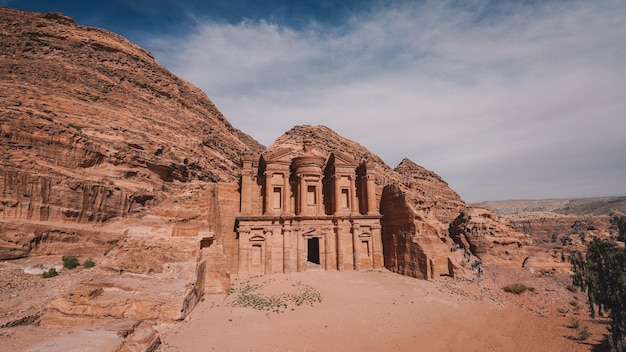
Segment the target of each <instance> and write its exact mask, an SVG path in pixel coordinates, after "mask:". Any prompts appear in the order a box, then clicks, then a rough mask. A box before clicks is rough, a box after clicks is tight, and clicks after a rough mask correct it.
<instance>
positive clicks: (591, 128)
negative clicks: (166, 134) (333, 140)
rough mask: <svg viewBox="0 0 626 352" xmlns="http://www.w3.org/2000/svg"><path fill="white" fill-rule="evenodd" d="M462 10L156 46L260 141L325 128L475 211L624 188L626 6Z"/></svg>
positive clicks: (423, 8)
mask: <svg viewBox="0 0 626 352" xmlns="http://www.w3.org/2000/svg"><path fill="white" fill-rule="evenodd" d="M461 4H463V6H458V4H453V3H452V2H442V1H431V2H425V3H420V4H415V3H404V4H402V5H396V6H386V7H384V8H377V9H372V11H363V12H361V13H359V14H358V15H355V16H353V17H351V18H349V19H347V20H346V22H345V25H344V26H341V27H332V28H326V27H323V26H321V25H316V24H315V23H313V24H311V26H309V27H307V28H306V29H304V30H294V29H291V28H289V27H285V26H281V25H280V24H276V23H271V22H264V21H254V22H250V21H248V22H246V21H244V22H241V23H237V24H229V23H216V22H200V23H199V25H198V27H197V31H196V32H195V33H193V34H192V35H189V36H188V37H185V38H177V40H178V42H173V41H172V40H171V39H173V38H170V40H168V41H167V42H160V43H159V42H157V41H156V38H155V41H154V42H153V51H154V53H155V55H156V57H157V59H158V60H159V61H160V62H161V63H163V64H165V66H167V67H168V68H170V69H171V70H172V71H173V72H175V73H177V74H179V75H180V76H182V77H184V78H185V79H187V80H189V81H191V82H193V83H194V84H196V85H197V86H199V87H200V88H202V89H203V90H204V91H205V92H206V93H207V95H208V96H209V97H210V98H211V99H213V100H214V102H215V103H216V104H217V106H218V108H219V109H220V110H221V111H222V112H223V113H224V114H225V115H226V116H227V118H228V119H229V120H230V121H231V122H232V123H233V124H234V125H235V126H237V127H239V128H241V129H243V130H244V131H246V132H248V133H250V134H251V135H252V136H253V137H255V138H257V139H258V140H260V141H261V142H262V143H264V144H266V145H268V144H271V143H272V141H273V140H274V139H275V138H276V137H278V136H279V135H280V134H282V133H283V132H284V131H286V130H288V129H289V128H291V127H292V126H293V125H296V124H323V125H327V126H329V127H330V128H332V129H334V130H336V131H337V132H338V133H340V134H342V135H344V136H346V137H348V138H350V139H353V140H356V141H358V142H359V143H361V144H363V145H365V146H366V147H368V148H370V149H371V150H372V151H373V152H375V153H377V154H379V155H380V156H381V157H382V158H383V159H384V160H385V161H386V162H388V163H389V164H391V165H392V166H393V165H394V164H396V163H397V162H399V160H400V159H401V158H402V157H405V156H406V157H409V158H410V159H412V160H414V161H415V162H417V163H419V164H421V165H423V166H425V167H427V168H429V169H431V170H433V171H435V172H437V173H439V174H440V175H442V176H443V177H444V179H446V180H447V181H448V182H449V183H450V185H451V186H452V187H453V188H454V189H455V190H457V191H458V192H459V193H460V194H461V196H462V197H463V198H464V199H465V200H467V201H478V200H484V199H504V198H521V197H527V198H532V197H569V196H588V195H600V194H616V193H624V192H625V191H626V186H624V183H623V180H624V179H626V158H624V155H623V154H624V151H625V150H626V139H625V138H624V136H625V135H626V116H625V114H626V99H625V97H626V79H625V78H626V61H625V58H626V3H624V2H622V1H611V0H607V1H596V2H588V1H547V2H537V3H535V4H533V5H520V4H517V3H514V2H511V3H499V5H494V4H492V3H489V2H487V1H475V2H471V3H465V2H462V3H461ZM159 46H160V47H161V48H165V47H166V46H168V50H158V47H159ZM154 48H157V49H154Z"/></svg>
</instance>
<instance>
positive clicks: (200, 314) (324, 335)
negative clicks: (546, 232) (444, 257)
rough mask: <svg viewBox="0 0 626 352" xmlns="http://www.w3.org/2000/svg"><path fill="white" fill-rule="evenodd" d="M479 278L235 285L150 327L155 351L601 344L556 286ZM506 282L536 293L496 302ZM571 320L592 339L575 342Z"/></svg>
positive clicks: (317, 279)
mask: <svg viewBox="0 0 626 352" xmlns="http://www.w3.org/2000/svg"><path fill="white" fill-rule="evenodd" d="M486 272H487V273H488V274H489V275H485V276H484V277H483V278H481V279H476V278H474V279H453V278H442V279H441V280H437V281H423V280H417V279H413V278H409V277H403V276H400V275H397V274H394V273H391V272H388V271H386V270H380V271H362V272H350V271H347V272H336V271H328V272H324V271H321V272H307V273H294V274H289V275H272V276H265V277H263V276H260V277H254V278H248V279H244V278H241V279H238V280H234V281H233V288H232V294H230V295H218V296H207V297H206V299H205V300H204V301H203V302H201V303H199V304H198V306H197V307H196V309H195V310H194V311H193V312H192V313H191V315H190V316H189V317H188V318H187V319H186V321H184V322H181V323H177V324H173V325H163V326H161V327H159V330H160V332H161V339H162V341H163V344H162V346H161V349H160V350H161V351H416V350H424V351H591V350H594V345H596V344H598V343H599V341H600V340H601V339H602V338H603V333H604V332H605V326H604V325H602V324H598V323H595V322H592V321H590V320H589V318H588V314H587V313H586V312H582V311H581V312H578V311H574V310H572V309H570V308H572V307H571V306H569V308H568V303H567V302H568V300H569V301H570V302H571V300H572V297H573V296H575V294H573V293H571V292H568V291H566V290H565V288H564V287H558V286H559V285H560V286H563V285H566V283H565V284H563V283H561V284H559V282H558V280H555V278H554V277H548V278H544V277H541V275H535V274H531V273H528V272H527V271H519V270H518V271H514V272H507V271H503V272H498V271H497V270H496V269H494V270H491V271H487V270H486ZM507 280H522V281H524V280H525V281H529V280H530V281H533V280H534V282H533V284H534V285H537V287H536V291H535V292H527V293H524V294H522V295H519V296H515V295H512V294H510V293H505V292H504V291H502V290H501V289H500V288H498V286H499V285H501V283H502V282H506V281H507ZM563 282H567V280H565V281H563ZM242 292H243V293H244V295H243V296H242ZM246 292H247V294H245V293H246ZM564 292H566V293H564ZM568 295H569V296H568ZM577 295H579V296H580V297H584V296H582V294H580V293H578V294H577ZM271 297H274V300H273V303H274V305H273V306H272V307H271V308H269V309H270V310H267V309H268V308H267V307H268V306H271V305H272V301H269V300H268V299H269V298H271ZM320 298H321V302H320V301H319V299H320ZM574 298H575V299H578V298H577V297H574ZM298 302H299V303H300V305H298V304H297V303H298ZM572 303H573V302H572ZM246 304H252V305H256V308H255V307H251V306H246ZM279 304H280V306H279V308H276V307H277V306H278V305H279ZM259 308H261V309H259ZM262 309H265V310H262ZM559 310H560V311H559ZM564 312H565V313H564ZM573 319H578V320H579V321H580V322H581V327H583V326H587V327H588V328H589V329H590V331H591V332H592V336H591V337H590V338H588V339H587V340H585V341H580V340H577V339H576V337H577V336H578V333H577V332H578V331H579V330H576V329H573V328H571V327H570V326H569V325H570V324H571V321H572V320H573Z"/></svg>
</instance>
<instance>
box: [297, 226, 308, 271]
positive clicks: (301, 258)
mask: <svg viewBox="0 0 626 352" xmlns="http://www.w3.org/2000/svg"><path fill="white" fill-rule="evenodd" d="M297 237H298V262H297V266H298V267H297V270H298V272H301V271H305V270H306V248H304V238H303V237H302V234H301V233H300V232H298V233H297Z"/></svg>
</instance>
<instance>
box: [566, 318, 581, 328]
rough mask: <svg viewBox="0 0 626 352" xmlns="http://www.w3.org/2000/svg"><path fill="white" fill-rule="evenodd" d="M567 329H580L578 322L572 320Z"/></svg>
mask: <svg viewBox="0 0 626 352" xmlns="http://www.w3.org/2000/svg"><path fill="white" fill-rule="evenodd" d="M569 327H570V328H572V329H578V328H579V327H580V320H578V319H572V321H571V322H570V324H569Z"/></svg>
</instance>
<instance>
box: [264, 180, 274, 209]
mask: <svg viewBox="0 0 626 352" xmlns="http://www.w3.org/2000/svg"><path fill="white" fill-rule="evenodd" d="M272 175H273V174H272V172H271V171H268V170H266V171H265V192H264V193H265V194H263V199H264V201H265V202H264V204H265V213H264V214H265V215H269V214H270V209H271V206H272V204H271V198H272V189H271V188H272Z"/></svg>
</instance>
